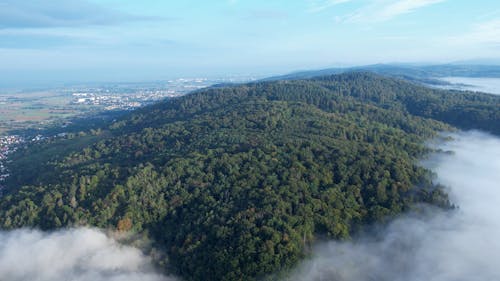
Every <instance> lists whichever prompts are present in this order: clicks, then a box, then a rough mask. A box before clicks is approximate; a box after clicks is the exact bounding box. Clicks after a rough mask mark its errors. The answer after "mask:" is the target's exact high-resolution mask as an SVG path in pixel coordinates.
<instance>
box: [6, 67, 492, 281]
mask: <svg viewBox="0 0 500 281" xmlns="http://www.w3.org/2000/svg"><path fill="white" fill-rule="evenodd" d="M499 109H500V97H499V96H493V95H486V94H474V93H462V92H450V91H443V90H432V89H427V88H424V87H419V86H415V85H413V84H410V83H407V82H404V81H401V80H395V79H389V78H384V77H381V76H377V75H373V74H368V73H349V74H342V75H337V76H327V77H320V78H315V79H309V80H294V81H274V82H261V83H251V84H245V85H239V86H232V87H222V88H213V89H206V90H202V91H199V92H196V93H193V94H190V95H187V96H184V97H181V98H177V99H173V100H169V101H166V102H162V103H158V104H156V105H153V106H148V107H145V108H142V109H140V110H137V111H135V112H132V113H131V114H130V115H127V116H125V117H123V118H122V119H120V120H116V121H115V122H113V123H111V124H109V126H105V127H103V128H99V129H98V128H92V129H91V130H90V129H89V130H88V131H87V132H82V133H80V134H78V135H75V134H70V135H68V136H67V138H66V139H57V140H51V141H48V142H47V143H43V144H35V145H32V146H30V147H27V148H24V149H21V150H20V151H19V152H18V153H17V154H15V155H13V158H12V159H13V162H12V163H11V165H10V169H11V173H12V176H11V177H10V178H9V179H8V182H6V185H7V187H6V190H5V191H4V193H5V194H4V195H3V197H2V198H0V226H1V227H3V228H4V229H11V228H17V227H24V226H36V227H41V228H43V229H53V228H59V227H64V226H75V225H92V226H98V227H103V228H112V229H117V230H119V231H134V232H138V233H141V234H144V235H147V236H148V237H150V238H151V239H152V240H153V241H155V243H156V245H157V246H158V247H160V248H162V249H164V250H165V252H166V254H168V256H169V263H168V264H169V267H170V268H172V269H173V270H174V271H175V273H176V274H179V275H181V276H182V277H184V278H185V279H186V280H252V279H255V278H260V277H262V276H267V275H268V274H270V273H273V272H276V271H280V270H285V269H287V268H289V267H291V266H293V265H294V264H295V263H296V262H297V261H298V260H299V259H301V258H303V257H304V256H305V255H306V254H307V250H308V247H309V246H310V243H312V242H313V241H314V239H315V238H317V237H324V236H327V237H332V238H338V239H342V238H347V237H349V235H351V234H352V233H353V232H355V231H356V230H357V229H359V228H360V227H361V226H362V225H364V224H368V223H373V222H377V221H380V220H384V219H387V218H389V217H390V216H392V215H395V214H398V213H400V212H403V211H405V210H408V209H409V208H411V206H412V205H414V204H415V203H418V202H428V203H432V204H437V205H441V206H446V205H447V204H448V202H447V199H446V195H445V194H443V193H442V192H441V191H440V189H439V188H437V187H435V186H434V185H433V184H432V181H431V175H430V173H429V172H428V171H426V170H425V169H423V168H421V167H419V166H418V165H417V159H418V158H419V157H421V156H422V155H423V154H424V153H426V151H427V150H426V148H425V146H424V145H423V143H424V141H425V140H427V139H429V138H431V137H433V136H435V135H436V134H437V133H438V132H440V131H442V130H453V129H454V128H455V127H458V128H464V129H471V128H477V129H482V130H485V131H489V132H493V133H495V134H500V112H499V111H500V110H499Z"/></svg>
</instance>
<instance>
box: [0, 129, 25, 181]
mask: <svg viewBox="0 0 500 281" xmlns="http://www.w3.org/2000/svg"><path fill="white" fill-rule="evenodd" d="M24 142H25V140H24V138H23V137H21V136H17V135H11V136H2V137H0V181H4V180H5V179H6V178H7V177H8V176H9V175H10V174H9V170H8V169H7V167H6V163H7V159H8V155H9V154H11V153H12V152H15V151H16V150H17V146H18V145H19V144H21V143H24Z"/></svg>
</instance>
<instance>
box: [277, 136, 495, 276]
mask: <svg viewBox="0 0 500 281" xmlns="http://www.w3.org/2000/svg"><path fill="white" fill-rule="evenodd" d="M453 138H454V140H453V141H450V142H447V143H441V144H439V145H438V148H441V149H443V150H445V151H453V152H454V153H440V154H436V155H434V156H433V157H431V159H429V160H427V161H425V162H424V165H426V166H427V167H429V168H431V169H433V170H434V171H435V172H436V173H437V176H438V178H437V181H439V182H440V183H442V184H444V185H446V186H447V187H449V188H450V190H449V193H450V196H451V199H452V201H453V202H454V203H455V204H457V205H458V206H459V209H458V210H455V211H449V212H444V211H439V210H435V209H432V208H431V207H426V208H427V212H426V214H419V215H404V216H403V217H401V218H399V219H397V220H396V221H394V222H393V223H391V224H390V225H389V226H388V227H387V228H386V229H385V230H383V231H382V232H378V233H372V234H370V235H364V237H361V238H359V239H356V240H355V241H353V242H346V243H339V242H328V243H320V244H319V245H317V246H316V248H315V249H314V253H315V254H314V257H313V258H312V259H310V260H308V261H306V262H304V263H303V264H301V265H300V266H299V268H298V269H297V270H296V271H295V273H294V274H293V276H292V277H290V278H288V279H287V280H290V281H291V280H293V281H295V280H297V281H298V280H322V281H326V280H332V281H333V280H335V281H365V280H366V281H372V280H373V281H375V280H377V281H378V280H386V281H387V280H395V281H421V280H430V281H460V280H464V281H466V280H467V281H469V280H500V266H499V261H500V239H499V237H500V139H499V138H496V137H493V136H490V135H486V134H483V133H479V132H467V133H460V134H455V135H453Z"/></svg>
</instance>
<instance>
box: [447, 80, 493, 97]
mask: <svg viewBox="0 0 500 281" xmlns="http://www.w3.org/2000/svg"><path fill="white" fill-rule="evenodd" d="M439 79H440V80H443V81H446V82H449V83H452V85H446V86H440V87H439V88H444V89H453V90H463V91H465V90H467V91H475V92H484V93H490V94H495V95H500V78H471V77H445V78H439Z"/></svg>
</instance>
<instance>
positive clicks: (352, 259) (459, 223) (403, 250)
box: [0, 132, 500, 281]
mask: <svg viewBox="0 0 500 281" xmlns="http://www.w3.org/2000/svg"><path fill="white" fill-rule="evenodd" d="M453 137H454V140H453V141H450V142H447V143H444V144H443V143H440V144H438V145H437V146H438V147H439V148H441V149H443V150H445V151H454V153H440V154H436V155H434V156H433V157H431V159H428V160H427V161H425V162H424V165H426V166H427V167H429V168H432V169H433V170H434V171H435V172H436V173H437V176H438V178H437V180H438V181H439V182H440V183H442V184H444V185H446V186H448V187H450V190H449V192H450V196H451V199H452V201H453V202H454V203H456V204H458V205H459V206H460V208H459V209H457V210H455V211H448V212H445V211H440V210H436V209H432V208H431V207H425V206H424V207H423V208H424V209H425V210H426V212H425V214H418V215H416V214H413V215H411V214H406V215H403V216H402V217H400V218H399V219H397V220H395V221H394V222H392V223H391V224H390V225H389V226H388V227H387V228H384V229H383V230H380V231H378V232H376V231H372V233H371V234H369V235H363V237H360V238H356V239H355V240H354V241H351V242H343V243H340V242H333V241H332V242H323V243H319V244H318V245H317V246H316V247H315V250H314V252H313V253H314V255H313V257H312V258H311V259H309V260H307V261H304V262H303V263H302V264H300V265H299V266H298V267H297V269H296V270H295V271H294V272H293V273H292V275H291V277H289V278H288V279H287V280H288V281H296V280H297V281H298V280H313V281H314V280H317V281H319V280H322V281H328V280H329V281H371V280H373V281H379V280H385V281H421V280H426V281H460V280H463V281H470V280H500V266H499V261H500V139H499V138H495V137H492V136H490V135H486V134H483V133H479V132H468V133H460V134H456V135H453ZM207 262H209V261H207ZM0 279H1V280H10V281H21V280H37V281H49V280H50V281H63V280H75V281H104V280H112V281H121V280H123V281H125V280H127V281H128V280H132V281H134V280H137V281H139V280H145V281H160V280H173V279H172V278H170V277H166V276H162V275H160V274H158V273H157V272H156V271H154V270H153V269H152V266H151V261H150V259H149V258H147V257H145V256H144V255H143V254H142V253H141V252H140V251H139V250H137V249H135V248H132V247H128V246H123V245H119V244H118V243H117V242H116V241H114V240H113V239H111V238H109V237H107V236H106V235H105V234H103V233H102V232H100V231H98V230H94V229H74V230H64V231H58V232H54V233H43V232H40V231H31V230H16V231H11V232H3V233H2V232H0Z"/></svg>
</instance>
